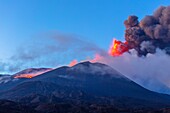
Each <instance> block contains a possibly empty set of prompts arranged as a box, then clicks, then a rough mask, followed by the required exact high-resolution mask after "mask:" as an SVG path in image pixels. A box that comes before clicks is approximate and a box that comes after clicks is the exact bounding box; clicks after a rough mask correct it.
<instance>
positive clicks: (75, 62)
mask: <svg viewBox="0 0 170 113" xmlns="http://www.w3.org/2000/svg"><path fill="white" fill-rule="evenodd" d="M77 63H78V62H77V60H73V61H71V62H70V64H69V66H70V67H72V66H74V65H76V64H77Z"/></svg>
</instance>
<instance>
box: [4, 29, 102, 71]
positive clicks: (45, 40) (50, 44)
mask: <svg viewBox="0 0 170 113" xmlns="http://www.w3.org/2000/svg"><path fill="white" fill-rule="evenodd" d="M36 38H37V39H38V41H36V42H35V41H33V40H31V42H25V43H23V45H21V46H20V47H19V48H17V50H16V52H15V54H14V55H13V56H11V57H10V58H9V59H8V62H5V63H3V62H2V63H1V64H2V65H1V66H2V67H3V68H1V71H6V72H13V73H14V72H17V71H19V70H22V69H25V68H30V67H44V66H48V67H56V66H58V65H61V64H67V63H68V62H69V61H71V60H72V59H85V58H86V57H88V56H89V55H91V54H94V53H100V51H102V49H100V48H99V47H97V46H96V45H95V44H93V43H91V42H88V41H83V40H81V39H80V36H76V35H72V34H65V33H59V32H55V31H54V32H48V33H42V34H40V35H38V36H37V37H36Z"/></svg>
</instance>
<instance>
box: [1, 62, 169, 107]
mask: <svg viewBox="0 0 170 113" xmlns="http://www.w3.org/2000/svg"><path fill="white" fill-rule="evenodd" d="M32 95H35V98H38V97H37V95H41V96H43V97H44V98H46V100H48V101H46V102H59V101H63V102H73V103H79V102H81V103H82V102H83V103H84V102H85V103H98V104H109V105H110V104H111V105H115V106H121V107H124V106H126V107H166V106H170V96H168V95H164V94H159V93H155V92H152V91H149V90H147V89H145V88H143V87H141V86H139V85H138V84H136V83H134V82H133V81H131V80H129V79H128V78H126V77H125V76H123V75H122V74H120V73H119V72H117V71H116V70H114V69H112V68H111V67H109V66H107V65H104V64H100V63H90V62H83V63H79V64H77V65H75V66H73V67H66V66H65V67H60V68H57V69H55V70H52V71H49V72H46V73H44V74H42V75H41V76H36V77H34V78H32V79H26V80H24V81H23V82H21V83H19V84H18V85H16V86H14V87H11V88H10V89H9V90H8V91H5V92H1V93H0V97H1V98H3V99H10V100H14V101H22V102H25V101H27V103H31V102H32V101H33V100H34V99H35V98H32ZM52 97H53V98H52ZM125 100H126V101H125ZM38 102H41V100H39V101H38Z"/></svg>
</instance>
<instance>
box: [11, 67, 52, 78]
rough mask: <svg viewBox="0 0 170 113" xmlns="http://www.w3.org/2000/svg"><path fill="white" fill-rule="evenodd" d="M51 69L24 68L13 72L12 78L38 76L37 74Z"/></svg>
mask: <svg viewBox="0 0 170 113" xmlns="http://www.w3.org/2000/svg"><path fill="white" fill-rule="evenodd" d="M51 70H52V69H51V68H48V69H45V68H42V70H38V69H26V70H23V71H21V72H19V73H17V74H15V75H14V78H33V77H36V76H39V75H41V74H43V73H46V72H48V71H51Z"/></svg>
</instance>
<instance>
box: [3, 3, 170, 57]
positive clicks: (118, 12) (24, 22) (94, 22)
mask: <svg viewBox="0 0 170 113" xmlns="http://www.w3.org/2000/svg"><path fill="white" fill-rule="evenodd" d="M169 4H170V1H169V0H149V1H145V0H0V45H1V47H0V52H1V54H0V60H6V59H8V58H9V57H11V56H12V55H13V54H17V53H16V52H18V51H17V50H18V49H17V48H21V47H24V46H26V45H29V44H31V43H34V42H42V41H44V40H41V36H42V35H39V34H43V33H47V32H51V31H57V32H61V33H64V34H74V35H78V36H79V37H80V38H81V39H82V40H85V41H88V42H93V43H94V44H96V45H97V46H99V47H101V48H102V49H104V50H108V48H109V45H110V44H111V41H112V39H113V38H114V37H116V38H117V39H119V40H122V41H123V40H124V30H125V27H124V24H123V22H124V20H125V19H127V17H128V16H129V15H137V16H138V17H139V20H140V19H142V18H143V17H144V16H145V15H149V14H152V13H153V11H154V10H155V9H156V8H158V7H159V6H161V5H165V6H167V5H169ZM49 43H50V42H49ZM56 57H57V56H56ZM68 57H69V56H68Z"/></svg>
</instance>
